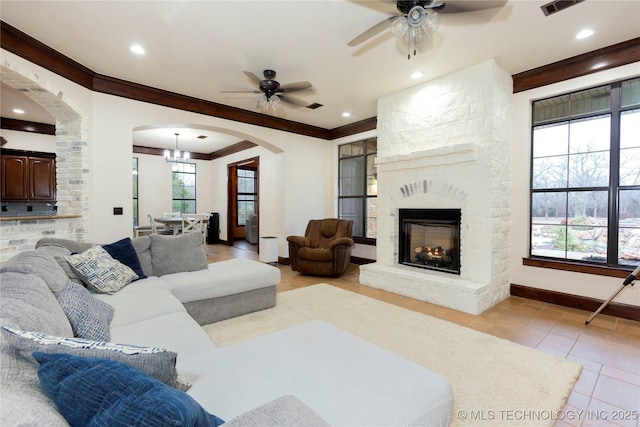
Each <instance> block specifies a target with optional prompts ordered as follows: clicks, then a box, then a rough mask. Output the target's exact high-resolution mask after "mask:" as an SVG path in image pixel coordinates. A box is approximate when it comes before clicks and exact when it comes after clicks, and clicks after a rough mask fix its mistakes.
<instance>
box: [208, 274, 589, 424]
mask: <svg viewBox="0 0 640 427" xmlns="http://www.w3.org/2000/svg"><path fill="white" fill-rule="evenodd" d="M315 319H322V320H325V321H328V322H330V323H333V324H334V325H336V326H339V327H341V328H342V329H345V330H347V331H349V332H351V333H353V334H355V335H358V336H360V337H362V338H365V339H367V340H369V341H371V342H373V343H375V344H377V345H379V346H381V347H384V348H386V349H388V350H391V351H393V352H395V353H396V354H398V355H400V356H403V357H404V358H406V359H409V360H412V361H414V362H416V363H418V364H420V365H423V366H425V367H427V368H429V369H431V370H433V371H436V372H439V373H440V374H442V375H444V376H445V377H447V378H448V379H449V381H450V382H451V385H452V388H453V394H454V398H455V408H454V414H453V424H452V425H454V426H463V425H471V426H483V427H484V426H523V425H528V426H551V425H553V423H554V422H555V421H556V420H558V419H562V418H563V416H564V415H565V414H563V412H562V408H563V405H564V403H565V401H566V399H567V397H568V396H569V393H570V392H571V390H572V388H573V385H574V384H575V382H576V380H577V378H578V376H579V374H580V370H581V366H580V365H579V364H577V363H575V362H572V361H569V360H565V359H560V358H558V357H556V356H552V355H550V354H547V353H544V352H542V351H539V350H535V349H532V348H529V347H526V346H523V345H520V344H516V343H513V342H511V341H507V340H504V339H501V338H497V337H494V336H491V335H488V334H484V333H481V332H477V331H474V330H472V329H468V328H465V327H462V326H458V325H456V324H453V323H451V322H447V321H444V320H441V319H437V318H434V317H431V316H427V315H424V314H421V313H417V312H413V311H411V310H407V309H404V308H401V307H398V306H394V305H392V304H388V303H384V302H381V301H378V300H375V299H373V298H369V297H366V296H362V295H359V294H356V293H353V292H349V291H345V290H342V289H339V288H336V287H334V286H331V285H327V284H318V285H314V286H310V287H306V288H301V289H296V290H293V291H287V292H281V293H279V294H278V300H277V304H276V307H274V308H272V309H268V310H263V311H259V312H256V313H251V314H247V315H245V316H241V317H237V318H234V319H229V320H225V321H222V322H218V323H214V324H211V325H206V326H204V329H205V331H206V332H207V333H208V334H209V336H210V337H211V339H212V340H213V342H214V343H215V344H216V345H217V346H218V347H223V346H227V345H229V344H233V343H234V342H238V341H242V340H246V339H249V338H251V337H254V336H257V335H262V334H265V333H268V332H272V331H276V330H279V329H283V328H286V327H288V326H292V325H296V324H299V323H302V322H306V321H309V320H315ZM310 338H311V339H312V337H310Z"/></svg>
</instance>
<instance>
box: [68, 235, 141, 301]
mask: <svg viewBox="0 0 640 427" xmlns="http://www.w3.org/2000/svg"><path fill="white" fill-rule="evenodd" d="M67 261H69V264H70V265H71V267H72V268H73V269H74V271H75V272H76V274H77V275H78V276H80V278H81V279H82V281H83V282H84V283H85V284H86V285H87V286H89V287H90V288H91V289H93V290H94V291H96V292H99V293H102V294H113V293H116V292H118V291H119V290H120V289H122V288H124V287H125V286H126V285H127V284H129V283H131V281H133V280H135V279H137V278H138V275H137V274H136V273H135V272H134V271H133V270H132V269H130V268H129V267H127V266H126V265H124V264H122V263H121V262H120V261H118V260H115V259H113V258H112V257H111V255H109V253H108V252H107V251H105V250H104V248H103V247H102V246H93V247H91V248H89V249H87V250H86V251H84V252H82V253H79V254H76V255H70V256H68V257H67Z"/></svg>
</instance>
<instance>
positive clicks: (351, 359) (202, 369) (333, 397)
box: [0, 239, 453, 427]
mask: <svg viewBox="0 0 640 427" xmlns="http://www.w3.org/2000/svg"><path fill="white" fill-rule="evenodd" d="M134 240H136V239H134ZM171 242H174V241H173V240H170V241H169V243H171ZM45 243H46V244H45ZM60 243H61V242H59V241H58V242H53V241H51V240H49V241H47V242H43V243H42V244H41V245H39V246H40V249H38V250H34V251H29V252H27V253H23V254H21V255H20V256H18V257H16V259H14V260H10V261H9V262H8V263H7V264H6V265H4V266H3V267H2V270H1V273H0V291H1V292H2V298H1V299H0V326H3V327H5V328H7V327H8V328H9V329H2V331H1V333H0V387H1V388H0V425H26V426H29V425H34V426H35V425H47V426H63V425H64V426H66V425H68V422H67V420H66V419H65V418H64V417H63V416H62V415H61V412H59V410H60V411H62V412H63V413H64V414H65V415H66V414H67V412H65V411H66V409H64V408H65V406H64V403H65V402H64V401H63V402H62V404H61V403H60V399H65V398H66V399H67V400H69V399H73V401H72V402H71V406H72V408H73V409H74V410H81V409H84V408H85V406H86V407H91V405H90V404H91V402H92V400H91V399H87V401H86V402H83V401H82V399H83V398H84V396H82V395H81V396H72V397H71V396H68V395H67V394H61V395H62V397H60V395H55V396H54V397H53V399H54V400H55V402H56V404H54V403H53V402H52V400H51V398H50V397H48V395H47V394H45V393H44V392H43V387H44V389H46V390H49V389H50V387H51V384H50V382H49V383H47V381H46V380H44V379H40V381H39V379H38V373H37V369H38V364H37V363H36V362H35V361H34V360H33V358H34V357H35V358H42V357H43V356H41V355H42V351H43V350H44V352H45V353H67V347H65V345H67V346H68V345H70V344H69V342H71V343H74V344H73V345H75V342H80V343H82V344H83V343H84V342H85V341H84V340H82V339H81V338H70V337H73V336H74V335H76V336H77V334H76V333H75V330H76V329H77V328H76V325H75V323H74V322H77V318H74V316H73V315H71V314H70V313H69V312H68V311H69V307H68V298H62V295H65V296H66V294H67V293H68V290H69V289H71V288H73V289H75V290H76V291H77V292H79V293H80V294H82V295H83V297H82V298H83V299H81V298H78V302H77V306H83V307H84V306H85V305H86V306H87V307H89V308H90V309H91V310H92V311H91V312H87V311H86V310H85V311H84V312H83V311H82V310H80V312H81V313H83V315H82V316H80V317H81V318H82V319H84V320H85V321H86V320H87V317H88V318H92V316H95V317H96V321H95V324H100V323H103V322H104V319H103V318H102V317H100V316H98V313H102V312H107V313H112V316H111V318H110V319H109V321H108V323H107V328H108V334H109V341H110V342H112V343H122V344H129V345H136V346H146V347H148V348H152V349H155V351H164V353H163V354H164V355H165V356H167V355H170V356H171V355H173V359H171V357H169V360H173V362H174V363H175V365H174V364H172V363H166V362H162V364H161V365H160V366H161V368H162V370H163V375H164V376H163V377H162V378H164V381H165V384H161V386H163V387H165V388H167V389H170V390H172V393H174V394H175V393H182V394H184V392H183V391H176V389H177V388H178V389H180V390H184V389H186V395H187V396H189V399H192V400H191V401H192V402H195V405H198V407H199V408H200V410H201V411H206V412H208V413H209V414H214V415H215V416H217V417H219V418H221V419H222V420H225V421H226V423H225V425H229V426H231V427H233V426H327V425H333V426H414V425H415V426H418V425H419V426H434V427H435V426H438V427H444V426H447V425H448V424H449V422H450V420H451V416H452V413H451V412H452V408H453V397H452V393H451V388H450V385H449V382H448V381H447V380H446V379H445V378H443V377H442V376H440V375H438V374H436V373H434V372H431V371H430V370H428V369H426V368H424V367H421V366H419V365H416V364H414V363H412V362H409V361H407V360H405V359H402V358H401V357H399V356H397V355H395V354H392V353H390V352H388V351H387V350H384V349H382V348H380V347H377V346H375V345H373V344H371V343H369V342H367V341H365V340H362V339H360V338H357V337H355V336H353V335H351V334H349V333H347V332H345V331H343V330H341V329H339V328H337V327H335V326H332V325H330V324H328V323H326V322H323V321H313V322H308V323H305V324H302V325H298V326H295V327H292V328H288V329H285V330H282V331H279V332H275V333H272V334H267V335H263V336H260V337H256V338H253V339H251V340H248V341H244V342H239V343H237V344H234V345H230V346H228V347H224V348H216V346H215V345H214V344H213V343H212V341H211V340H210V339H209V337H208V336H207V334H206V333H205V332H204V330H203V329H202V328H201V327H200V325H199V323H202V321H203V319H202V318H201V319H200V321H196V320H195V319H194V317H193V316H192V315H191V314H190V312H189V311H188V310H187V308H186V306H188V305H189V303H197V302H199V301H209V302H210V303H211V302H213V303H214V304H220V303H221V301H217V300H219V299H224V298H226V297H229V296H230V295H232V294H229V293H228V292H227V291H222V290H221V289H225V288H228V281H227V280H224V278H225V277H228V278H229V280H231V281H232V282H235V283H237V284H238V291H239V295H251V293H252V292H255V291H256V289H252V287H251V286H250V284H249V283H248V280H247V279H246V278H245V279H241V278H240V277H235V278H234V274H240V273H239V272H238V271H236V270H235V269H234V268H232V266H234V265H236V266H238V268H240V269H242V270H243V271H253V270H254V269H256V270H260V271H262V274H261V276H263V277H260V278H259V279H258V282H260V281H261V280H264V278H265V277H264V276H268V275H269V274H272V273H271V270H270V269H275V270H276V271H278V269H277V268H275V267H272V266H269V265H265V264H261V263H258V262H256V261H252V262H250V263H249V264H247V263H246V262H245V261H246V260H244V261H242V262H240V263H238V262H237V261H238V260H233V261H235V262H231V263H229V264H226V265H225V267H224V268H228V269H229V270H233V271H227V272H226V273H225V274H229V276H224V275H217V274H213V273H211V272H212V271H215V270H216V265H210V266H206V268H205V269H196V270H194V271H193V272H179V273H167V274H165V275H161V276H148V277H147V278H144V279H141V280H137V281H133V282H131V283H129V284H127V285H126V286H124V287H123V288H121V289H120V290H118V291H117V292H114V293H111V294H106V293H91V294H90V296H89V297H87V295H86V294H88V292H85V291H84V290H82V289H80V290H78V288H79V287H78V286H77V285H74V286H72V285H71V284H69V283H68V282H69V276H68V274H67V273H65V272H64V270H63V269H62V268H61V263H62V261H63V259H60V258H59V259H58V261H56V260H55V258H54V256H53V255H52V254H55V255H56V256H62V255H61V252H60V250H59V249H56V250H53V251H52V250H51V248H52V247H58V248H60V247H65V248H67V250H69V249H68V247H69V246H72V245H70V244H69V243H68V242H67V243H65V244H64V245H60ZM137 243H138V244H139V243H140V242H137ZM165 243H166V242H165ZM46 246H48V247H49V249H44V247H46ZM139 246H140V245H139ZM142 246H144V245H142ZM83 247H84V246H82V247H78V248H75V249H77V250H82V248H83ZM137 249H138V247H136V251H137ZM201 250H202V251H204V249H203V248H201ZM70 251H71V252H77V251H76V250H74V248H72V249H71V250H70ZM137 252H138V253H143V251H137ZM151 252H153V243H152V244H151ZM170 252H171V251H168V253H170ZM149 260H151V261H154V262H152V264H154V265H152V267H153V266H155V262H156V261H158V262H159V261H161V260H160V259H154V258H153V256H151V258H149V259H148V260H147V261H149ZM145 262H146V261H144V254H143V256H141V257H140V263H141V265H144V263H145ZM254 262H255V263H257V264H259V265H253V263H254ZM215 264H221V263H215ZM148 267H149V266H147V268H148ZM165 267H166V266H165ZM249 267H250V268H249ZM263 268H265V270H263ZM158 271H163V270H162V269H160V270H158ZM220 271H222V270H220ZM203 275H204V276H207V277H214V276H215V277H214V278H213V279H212V280H213V282H212V283H211V284H210V286H211V287H213V288H220V289H217V290H216V291H210V290H208V289H207V288H206V286H202V285H201V283H200V282H199V280H196V277H199V276H203ZM209 275H211V276H209ZM240 275H241V274H240ZM167 276H171V277H169V280H167ZM273 278H275V276H273ZM277 278H278V280H279V271H278V277H277ZM180 279H182V280H180ZM266 287H269V285H267V286H266ZM80 288H81V287H80ZM257 289H262V288H257ZM74 292H75V291H74ZM222 294H225V295H222ZM237 294H238V293H237ZM198 298H200V299H198ZM231 301H232V302H231V304H236V305H237V304H239V303H238V301H237V300H233V299H231ZM65 302H66V304H65ZM104 303H106V304H104ZM240 305H242V307H243V308H242V309H240V311H244V310H245V309H246V308H247V307H249V306H252V307H253V306H255V304H254V303H251V304H249V305H243V304H240ZM74 308H76V307H74ZM81 308H82V307H81ZM354 309H356V308H354ZM198 310H201V314H202V313H208V314H206V316H209V315H210V313H209V311H208V310H206V309H205V308H204V307H201V306H198ZM237 310H239V309H234V310H231V312H232V313H237V312H238V311H237ZM228 314H229V313H225V314H224V316H222V317H225V316H227V315H228ZM202 315H204V314H202ZM74 319H75V320H74ZM85 323H86V322H85ZM85 326H87V325H86V324H85ZM88 326H89V327H91V326H92V324H89V325H88ZM34 330H35V331H37V332H39V333H41V334H46V336H48V337H61V338H58V339H57V340H56V341H55V342H56V344H54V345H53V346H51V344H42V343H40V342H39V341H37V340H36V341H33V338H25V337H24V336H21V335H16V334H17V332H16V331H34ZM65 337H66V338H65ZM39 339H40V338H39ZM92 351H94V348H93V347H91V349H89V350H86V349H84V348H83V349H82V350H78V349H77V348H73V347H72V348H69V353H71V354H74V355H75V356H79V357H78V358H77V359H78V360H82V361H83V362H84V361H85V360H88V361H91V360H101V359H91V358H87V356H88V354H87V352H89V355H90V354H91V353H90V352H92ZM95 351H98V350H95ZM100 351H102V353H98V354H97V357H104V354H105V353H104V351H105V350H100ZM58 356H60V357H63V356H64V355H58ZM75 356H73V357H75ZM47 357H50V356H47ZM56 357H57V356H56ZM64 357H67V356H64ZM119 357H121V355H120V356H119ZM126 357H129V356H126ZM126 357H125V359H126ZM133 357H137V356H133ZM151 357H153V356H151ZM39 360H40V369H41V370H42V371H43V372H44V373H46V372H47V368H48V366H49V364H50V362H47V361H44V362H43V361H42V360H41V359H39ZM74 360H75V359H74ZM131 360H134V359H131ZM163 360H164V359H163ZM74 363H75V362H74ZM96 363H97V362H96ZM100 363H103V362H100ZM104 363H109V362H108V361H107V362H104ZM158 363H159V362H158ZM128 365H129V363H128V362H125V366H128ZM131 365H133V366H136V367H137V368H138V367H139V366H137V365H136V364H135V363H134V362H132V363H131ZM165 365H166V366H165ZM74 366H75V365H74ZM140 369H142V370H143V371H144V372H147V371H146V370H145V368H144V367H140ZM154 369H156V370H157V366H154ZM166 371H168V372H166ZM147 373H148V374H149V376H150V377H154V375H156V374H155V371H154V372H147ZM41 375H44V374H42V373H41ZM73 375H84V371H82V372H79V370H74V373H73ZM141 375H145V374H141ZM176 375H177V376H178V377H179V378H180V381H177V380H175V378H176ZM156 378H159V377H157V376H156ZM166 378H172V379H171V380H170V381H167V380H166ZM174 380H175V382H174ZM65 381H67V380H66V379H65ZM65 381H61V382H60V384H64V383H65ZM87 381H88V380H87ZM151 381H155V380H151ZM114 383H115V382H114ZM186 383H188V384H189V385H190V386H189V387H188V388H187V386H185V384H186ZM82 384H84V382H83V383H82ZM54 386H56V387H57V386H58V384H54ZM113 386H114V387H116V384H114V385H113ZM108 387H111V382H109V381H106V382H105V381H103V382H101V383H100V384H99V385H98V386H96V388H101V389H104V388H107V392H108V393H111V394H114V393H116V392H115V391H114V392H112V391H111V390H109V389H108ZM72 391H73V390H72ZM119 392H120V391H118V393H119ZM181 396H182V395H181ZM181 399H182V398H181ZM93 400H95V399H93ZM165 400H166V399H165ZM178 401H179V402H182V400H178ZM191 401H190V402H191ZM170 402H173V400H170ZM67 403H69V402H67ZM83 405H85V406H83ZM176 405H178V403H176ZM114 406H115V405H114ZM169 407H171V408H173V406H171V405H169V403H167V408H169ZM61 408H62V409H61ZM110 408H112V407H108V408H106V409H104V408H102V409H104V410H105V411H109V410H111V409H110ZM144 409H146V408H144ZM166 412H171V411H170V410H169V409H166ZM163 415H165V414H163ZM200 415H202V414H200ZM96 417H97V415H96ZM146 421H148V419H147V420H146ZM110 424H111V423H110ZM133 424H138V423H133ZM98 425H100V423H98ZM114 425H115V424H114ZM140 425H149V423H147V424H140ZM183 425H205V424H202V421H200V422H197V423H192V424H188V423H183ZM206 425H215V424H206Z"/></svg>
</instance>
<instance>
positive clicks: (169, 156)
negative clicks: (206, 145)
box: [164, 133, 191, 163]
mask: <svg viewBox="0 0 640 427" xmlns="http://www.w3.org/2000/svg"><path fill="white" fill-rule="evenodd" d="M174 135H175V136H176V149H175V150H173V151H171V150H164V160H165V161H166V162H167V163H189V159H190V158H191V155H190V154H189V152H188V151H180V150H179V149H178V135H180V134H179V133H175V134H174Z"/></svg>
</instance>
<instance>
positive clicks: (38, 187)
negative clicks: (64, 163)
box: [29, 157, 56, 202]
mask: <svg viewBox="0 0 640 427" xmlns="http://www.w3.org/2000/svg"><path fill="white" fill-rule="evenodd" d="M29 199H30V200H37V201H43V202H49V201H55V200H56V160H55V159H51V158H36V157H30V158H29Z"/></svg>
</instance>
